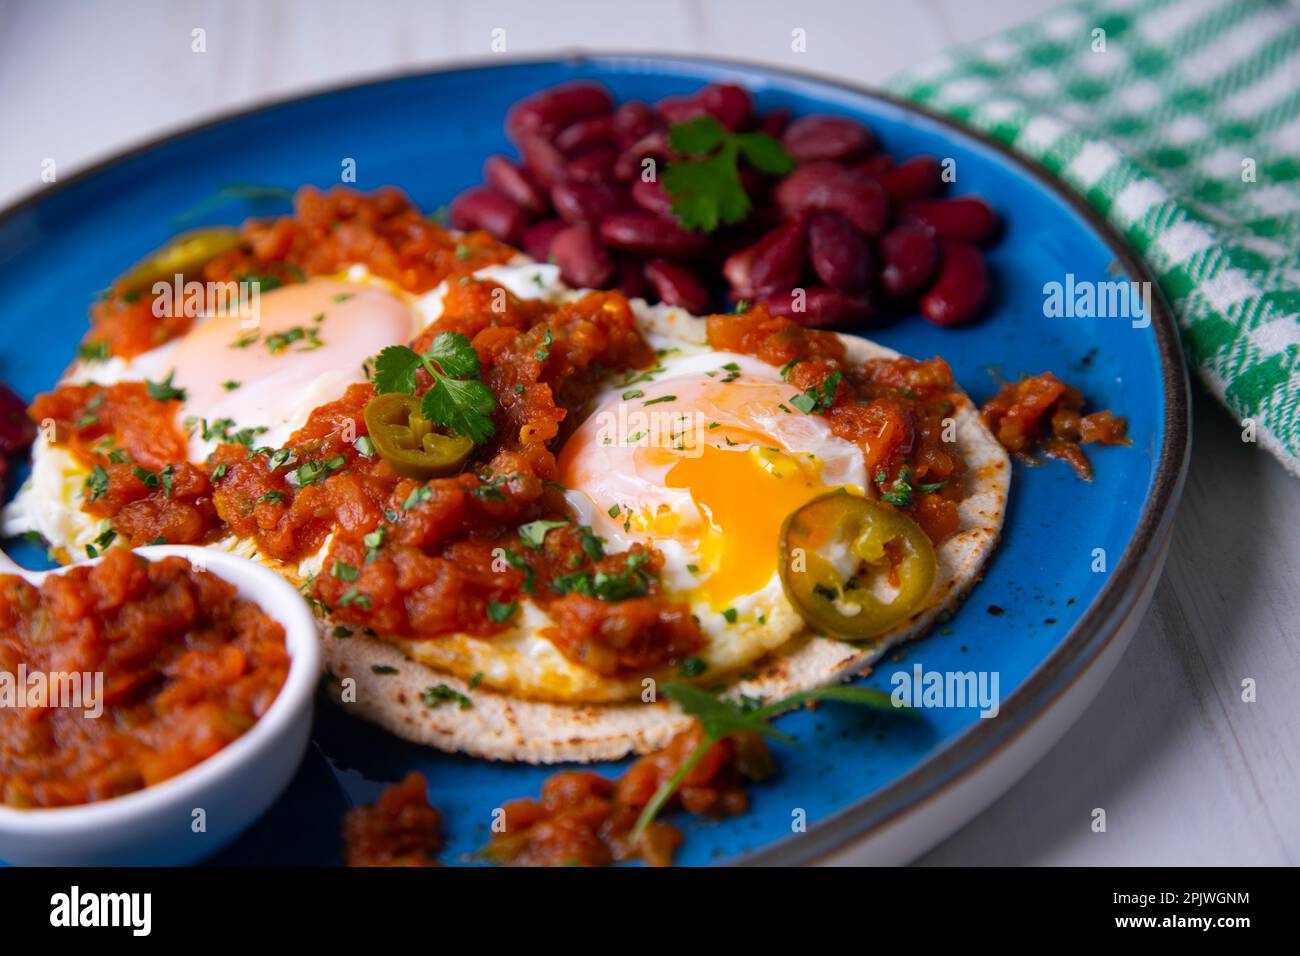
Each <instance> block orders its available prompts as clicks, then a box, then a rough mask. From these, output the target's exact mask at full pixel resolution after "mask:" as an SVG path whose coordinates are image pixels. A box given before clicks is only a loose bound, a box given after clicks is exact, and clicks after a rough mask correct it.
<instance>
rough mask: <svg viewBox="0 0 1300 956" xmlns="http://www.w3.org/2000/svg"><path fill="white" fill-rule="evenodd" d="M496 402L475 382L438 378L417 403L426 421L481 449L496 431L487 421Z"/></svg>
mask: <svg viewBox="0 0 1300 956" xmlns="http://www.w3.org/2000/svg"><path fill="white" fill-rule="evenodd" d="M496 407H497V398H496V396H495V395H493V394H492V390H491V389H490V388H488V387H487V386H486V385H484V384H483V383H482V382H480V381H478V379H473V378H467V379H455V378H446V377H445V376H440V377H439V378H438V379H437V381H435V382H434V383H433V387H432V388H430V389H429V390H428V391H427V392H425V393H424V398H423V399H421V400H420V412H421V414H423V415H424V417H425V418H427V419H428V420H429V421H431V422H433V423H435V424H437V425H442V426H443V427H444V428H449V429H451V430H452V431H454V432H456V433H457V434H458V435H464V436H466V437H467V438H469V439H470V440H471V441H473V442H474V444H476V445H481V444H483V443H484V442H485V441H487V440H488V439H489V438H491V437H492V434H493V433H494V432H495V431H496V426H494V425H493V424H492V419H491V418H490V417H489V416H491V414H492V413H493V412H494V411H496Z"/></svg>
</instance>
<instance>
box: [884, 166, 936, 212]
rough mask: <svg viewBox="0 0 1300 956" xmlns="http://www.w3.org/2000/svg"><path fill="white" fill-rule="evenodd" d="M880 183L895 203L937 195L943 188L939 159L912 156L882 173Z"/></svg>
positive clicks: (899, 203)
mask: <svg viewBox="0 0 1300 956" xmlns="http://www.w3.org/2000/svg"><path fill="white" fill-rule="evenodd" d="M880 184H881V185H882V186H884V187H885V192H887V193H889V198H890V199H892V200H893V201H894V203H895V205H901V204H902V203H905V202H907V201H908V200H909V199H921V198H923V197H925V196H937V195H938V194H939V193H940V192H941V191H942V190H943V179H942V178H941V176H940V173H939V161H938V160H937V159H935V158H934V157H933V156H913V157H912V158H911V159H905V160H903V161H902V162H901V163H899V164H898V165H897V166H895V167H894V168H893V169H891V170H889V171H887V172H885V173H883V174H882V175H881V177H880Z"/></svg>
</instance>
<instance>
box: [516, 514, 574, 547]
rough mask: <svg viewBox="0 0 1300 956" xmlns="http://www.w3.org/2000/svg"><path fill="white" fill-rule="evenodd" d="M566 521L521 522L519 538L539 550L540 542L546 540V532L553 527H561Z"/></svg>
mask: <svg viewBox="0 0 1300 956" xmlns="http://www.w3.org/2000/svg"><path fill="white" fill-rule="evenodd" d="M568 523H569V522H567V521H530V522H528V524H521V525H520V526H519V540H520V541H522V542H523V543H524V544H526V545H527V546H528V547H530V548H532V549H533V550H534V551H540V550H541V548H542V542H543V541H545V540H546V532H548V531H550V530H552V529H553V528H563V527H564V526H565V525H567V524H568Z"/></svg>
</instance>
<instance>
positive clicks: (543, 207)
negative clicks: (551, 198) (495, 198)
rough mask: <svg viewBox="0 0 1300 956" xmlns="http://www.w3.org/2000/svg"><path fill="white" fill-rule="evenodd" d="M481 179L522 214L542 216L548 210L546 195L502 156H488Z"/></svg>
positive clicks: (529, 177)
mask: <svg viewBox="0 0 1300 956" xmlns="http://www.w3.org/2000/svg"><path fill="white" fill-rule="evenodd" d="M483 179H484V181H486V182H487V184H488V185H489V186H491V187H492V188H493V189H494V190H496V191H497V192H499V193H500V194H501V195H503V196H505V197H506V198H507V199H509V200H510V201H511V202H513V203H514V204H515V205H516V206H518V207H519V208H520V209H522V210H523V211H524V212H526V213H529V214H530V215H533V216H543V215H545V214H546V211H547V210H548V209H549V208H550V205H551V204H550V202H548V201H547V198H546V193H544V192H542V190H540V189H539V188H537V184H536V183H535V182H533V179H532V177H531V176H529V175H528V173H527V172H526V171H525V170H523V169H520V168H519V167H518V166H516V165H515V164H514V163H512V162H511V161H510V160H508V159H506V157H504V156H489V157H488V158H487V161H486V162H484V163H483Z"/></svg>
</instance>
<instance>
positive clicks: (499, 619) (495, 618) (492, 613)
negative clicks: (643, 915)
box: [487, 601, 519, 624]
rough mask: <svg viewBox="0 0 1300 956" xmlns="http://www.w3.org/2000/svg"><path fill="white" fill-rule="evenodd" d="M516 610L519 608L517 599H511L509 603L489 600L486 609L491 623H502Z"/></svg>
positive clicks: (513, 614) (512, 615)
mask: <svg viewBox="0 0 1300 956" xmlns="http://www.w3.org/2000/svg"><path fill="white" fill-rule="evenodd" d="M517 610H519V602H518V601H511V602H510V603H509V604H501V603H499V602H497V601H490V602H488V609H487V614H488V620H489V621H491V622H492V623H493V624H503V623H505V622H506V621H508V620H510V619H511V618H512V617H514V616H515V611H517Z"/></svg>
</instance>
